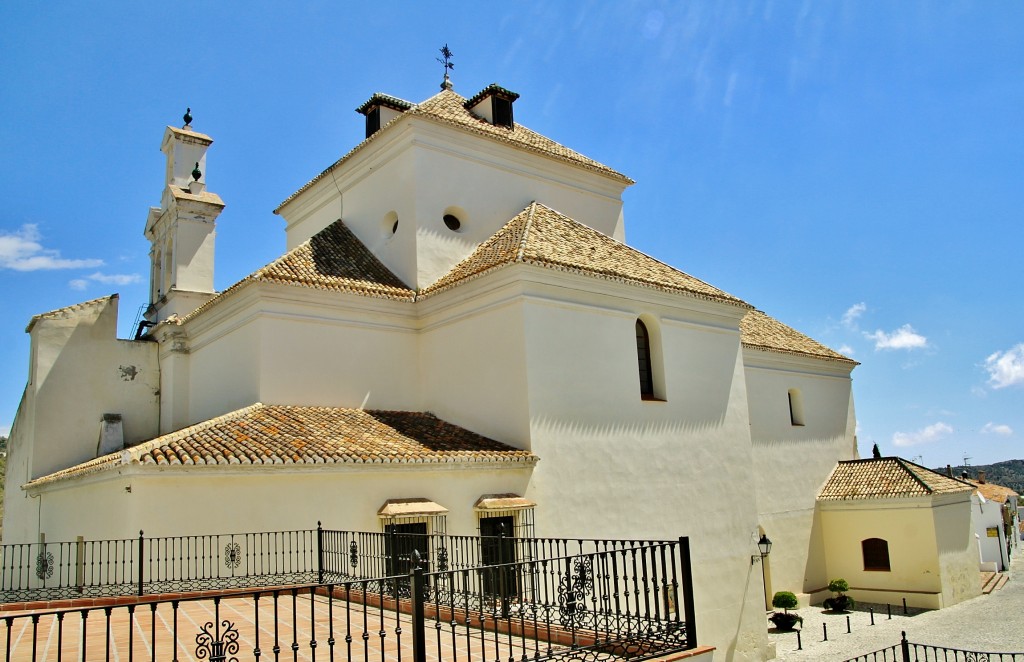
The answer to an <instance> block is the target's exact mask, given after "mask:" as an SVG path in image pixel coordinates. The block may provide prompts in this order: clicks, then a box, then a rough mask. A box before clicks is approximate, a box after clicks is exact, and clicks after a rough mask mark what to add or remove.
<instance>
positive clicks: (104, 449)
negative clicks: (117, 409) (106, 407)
mask: <svg viewBox="0 0 1024 662" xmlns="http://www.w3.org/2000/svg"><path fill="white" fill-rule="evenodd" d="M123 449H124V425H123V423H122V421H121V414H103V418H102V419H100V439H99V442H98V443H97V444H96V457H99V456H100V455H106V454H107V453H113V452H114V451H119V450H123Z"/></svg>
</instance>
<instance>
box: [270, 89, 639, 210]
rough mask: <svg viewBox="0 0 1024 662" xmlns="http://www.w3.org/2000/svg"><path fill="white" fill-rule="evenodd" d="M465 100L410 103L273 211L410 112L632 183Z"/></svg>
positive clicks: (447, 93) (445, 95)
mask: <svg viewBox="0 0 1024 662" xmlns="http://www.w3.org/2000/svg"><path fill="white" fill-rule="evenodd" d="M377 97H380V98H387V99H391V100H393V102H397V103H393V104H392V105H393V106H394V105H399V104H408V103H409V102H408V101H405V100H403V99H398V98H397V97H390V96H388V95H383V94H379V93H378V94H375V95H374V96H373V97H370V101H368V102H367V103H371V102H372V101H373V100H374V99H375V98H377ZM465 104H466V99H465V98H463V97H462V96H460V95H459V94H456V93H455V92H453V91H451V90H442V91H441V92H440V93H438V94H436V95H434V96H432V97H431V98H429V99H427V100H426V101H424V102H423V103H420V104H410V106H411V107H410V108H409V110H407V111H405V112H404V113H402V114H401V115H399V116H398V117H396V118H394V119H392V120H391V121H390V122H388V123H387V124H385V125H384V126H382V127H381V128H380V129H379V130H378V131H376V132H375V133H373V135H371V136H370V137H369V138H367V139H366V140H364V141H363V142H361V143H359V144H358V145H356V146H355V147H353V148H352V150H350V151H349V152H348V154H345V155H344V156H343V157H341V158H340V159H338V160H337V161H335V162H334V164H333V165H331V166H330V167H328V168H327V169H326V170H324V171H323V172H321V173H320V174H319V175H317V176H316V177H314V178H313V179H311V180H310V181H308V182H307V183H306V184H304V185H303V186H302V188H300V189H299V190H298V191H296V192H295V193H293V194H291V195H290V196H288V198H287V199H286V200H285V201H284V202H282V203H281V204H280V205H278V207H277V209H275V210H274V213H275V214H277V213H280V211H281V208H282V207H284V206H285V205H286V204H288V203H289V202H291V201H292V200H294V199H295V198H296V197H297V196H298V195H299V194H300V193H302V192H303V191H305V190H306V189H308V188H309V187H310V186H312V185H313V184H315V183H316V182H318V181H320V180H321V179H323V178H324V177H325V176H327V175H328V174H330V173H331V172H333V171H334V169H335V168H337V167H339V166H340V165H342V164H343V163H345V162H346V161H348V160H349V159H350V158H352V156H354V155H355V154H356V153H357V152H359V151H361V150H362V149H363V148H365V147H366V146H367V145H368V144H370V143H372V142H373V141H374V140H375V139H376V138H377V137H378V136H380V135H381V134H383V133H384V132H385V131H386V130H387V129H388V128H389V127H391V126H392V125H394V124H395V123H397V122H401V121H402V120H403V119H404V118H405V117H412V116H416V117H423V118H426V119H429V120H433V121H436V122H440V123H443V124H448V125H450V126H457V127H460V128H462V129H466V130H468V131H471V132H473V133H475V134H477V135H480V136H485V137H488V138H491V139H492V140H496V141H498V142H502V143H505V144H507V145H514V146H516V147H520V148H522V149H526V150H529V151H531V152H535V153H537V154H543V155H545V156H549V157H552V158H555V159H558V160H560V161H565V162H567V163H572V164H573V165H576V166H579V167H581V168H586V169H587V170H592V171H594V172H600V173H602V174H605V175H608V176H609V177H612V178H614V179H617V180H619V181H620V182H622V183H624V184H633V183H634V182H633V180H632V179H630V178H629V177H626V176H625V175H623V174H622V173H620V172H616V171H615V170H612V169H611V168H609V167H608V166H606V165H603V164H601V163H598V162H597V161H595V160H593V159H591V158H588V157H586V156H583V155H582V154H580V153H579V152H576V151H574V150H571V149H569V148H568V147H565V146H564V145H560V144H559V143H556V142H555V141H554V140H551V139H550V138H546V137H544V136H542V135H541V134H539V133H537V132H536V131H531V130H530V129H527V128H526V127H525V126H523V125H522V124H519V123H518V122H517V123H516V124H515V126H513V127H512V128H509V127H504V126H495V125H493V124H491V123H490V122H488V121H487V120H485V119H482V118H480V117H477V116H476V115H474V114H473V113H471V112H469V110H467V109H466V107H465ZM364 106H366V104H363V106H360V108H363V107H364Z"/></svg>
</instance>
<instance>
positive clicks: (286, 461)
mask: <svg viewBox="0 0 1024 662" xmlns="http://www.w3.org/2000/svg"><path fill="white" fill-rule="evenodd" d="M517 98H518V95H517V94H515V93H514V92H511V91H509V90H507V89H504V88H502V87H500V86H498V85H490V86H488V87H485V88H484V89H483V90H481V91H480V92H478V93H476V94H474V95H473V96H471V97H470V98H468V99H467V98H466V97H463V96H461V95H459V94H457V93H456V92H455V91H454V90H453V89H452V86H451V84H450V83H449V82H448V81H447V79H446V82H445V84H444V85H443V86H442V89H441V91H440V93H438V94H436V95H435V96H433V97H431V98H429V99H427V100H425V101H423V102H421V103H411V102H408V101H404V100H402V99H399V98H396V97H392V96H388V95H384V94H374V95H373V96H372V97H370V99H369V100H368V101H366V102H365V103H364V104H363V105H362V106H360V107H359V108H358V111H359V113H361V114H362V115H364V116H365V122H366V139H365V140H364V141H362V142H361V143H359V144H358V145H356V146H355V147H354V148H352V150H351V151H349V152H348V153H347V154H345V155H343V156H342V157H341V158H340V159H338V160H337V161H336V162H335V163H333V164H332V165H330V166H329V167H328V168H327V169H326V170H324V171H323V172H321V173H320V174H318V175H316V176H315V177H313V178H312V179H311V180H310V181H309V183H308V184H306V185H305V186H303V187H302V188H301V189H299V190H298V191H296V192H295V193H293V194H292V195H291V196H289V197H288V198H287V199H286V200H285V201H284V202H283V203H281V205H280V206H279V207H278V208H277V209H276V210H274V213H275V214H278V215H280V216H281V218H282V219H283V220H284V229H285V246H284V254H283V255H282V256H281V257H280V258H278V259H277V260H275V261H274V262H272V263H270V264H268V265H266V266H264V267H263V268H261V269H258V270H257V271H255V272H254V273H252V274H251V275H249V276H247V277H246V278H244V279H243V280H241V281H239V282H238V283H235V284H234V285H232V286H231V287H229V288H227V289H225V290H224V291H222V292H216V291H215V290H214V279H213V273H214V239H215V235H216V219H217V216H218V214H219V213H220V212H221V210H222V209H223V208H224V202H223V201H222V200H221V199H220V197H218V196H217V195H216V194H215V193H213V192H212V191H211V190H209V189H208V188H207V174H208V173H207V168H206V153H207V150H208V148H209V147H210V145H211V144H212V143H213V140H212V138H210V137H209V136H207V135H204V134H202V133H200V132H198V131H197V130H196V129H194V128H193V127H192V126H191V123H190V120H189V121H186V124H185V126H183V127H182V128H174V127H167V129H166V131H165V132H164V136H163V142H162V144H161V149H162V151H163V153H164V154H165V156H166V160H167V169H166V178H165V182H164V188H163V193H162V197H161V200H160V206H159V207H154V208H152V209H151V210H150V211H149V214H148V217H147V219H146V222H145V228H144V231H145V236H146V237H147V238H148V239H149V241H150V246H151V252H150V256H151V286H150V305H149V308H148V311H147V313H146V320H147V322H146V323H145V324H143V325H142V327H140V333H139V334H138V336H137V337H136V338H135V339H118V338H117V337H116V328H117V315H118V297H117V295H112V296H109V297H104V298H100V299H95V300H92V301H87V302H84V303H81V304H77V305H74V306H71V307H68V308H63V309H60V310H55V311H51V312H47V313H43V314H40V315H37V316H36V317H34V318H32V320H31V321H30V322H29V324H28V328H27V332H28V333H29V334H30V336H31V356H30V363H29V373H28V383H27V386H26V388H25V394H24V397H23V399H22V402H21V405H20V407H19V410H18V413H17V416H16V419H15V423H14V426H13V429H12V432H11V439H10V444H9V445H10V451H9V456H8V473H7V483H6V503H5V507H6V512H5V514H4V521H3V533H4V543H16V542H36V541H38V540H40V538H41V537H45V539H46V540H47V541H59V540H75V538H76V537H78V536H83V537H84V538H86V539H105V538H130V537H133V536H135V535H137V534H138V531H139V530H140V529H145V531H146V534H147V535H148V536H163V535H166V536H170V535H185V534H202V533H214V532H224V531H270V530H286V529H296V528H311V527H315V526H316V522H317V521H318V520H321V521H322V522H323V524H324V527H331V528H337V529H349V530H352V529H355V530H369V531H380V530H381V526H382V522H383V521H384V520H388V521H394V520H395V519H396V518H398V519H401V518H402V517H408V518H411V519H414V520H416V521H421V520H423V519H424V516H425V514H428V513H429V514H430V517H429V518H427V520H426V521H428V522H429V523H430V526H431V527H439V526H443V527H445V528H446V530H447V532H449V533H454V534H466V535H471V534H477V533H479V532H480V531H481V529H482V527H483V526H484V522H485V520H488V518H492V517H494V516H495V514H496V513H498V514H501V515H502V516H503V517H511V518H512V519H511V521H512V522H513V523H514V525H515V527H516V531H517V535H537V536H572V537H587V538H654V539H662V540H664V539H668V540H671V539H674V538H676V537H678V536H688V537H689V538H690V541H691V542H690V544H691V547H692V553H693V565H694V573H695V594H696V607H697V620H698V627H699V632H700V635H699V636H700V643H701V644H704V645H712V646H716V647H717V652H716V655H715V659H719V660H762V659H767V658H769V657H771V654H772V653H771V645H770V644H769V640H768V637H767V632H766V621H765V603H766V596H770V595H771V594H772V593H773V592H774V591H777V590H790V591H794V592H796V593H803V594H811V593H814V592H816V591H819V590H821V589H822V587H824V586H825V585H826V584H827V583H828V580H829V578H828V577H826V576H825V565H824V555H823V552H822V549H823V541H822V540H821V538H820V527H819V526H818V525H817V523H816V522H817V520H816V515H815V499H816V496H817V493H818V490H819V489H820V487H821V485H822V484H823V483H824V482H825V480H826V479H827V478H828V476H829V474H830V472H831V471H832V469H833V467H834V466H835V465H836V462H837V461H839V460H850V459H854V458H856V457H857V450H856V440H855V437H854V429H855V420H854V407H853V396H852V390H851V376H850V375H851V371H852V370H853V368H854V367H855V366H856V365H857V364H856V362H855V361H853V360H851V359H849V358H847V357H845V356H842V355H841V354H839V353H837V352H835V351H833V350H831V349H829V348H827V347H825V346H824V345H822V344H821V343H818V342H816V341H815V340H813V339H811V338H809V337H807V336H805V335H803V334H801V333H800V332H798V331H796V330H794V329H792V328H790V327H788V326H786V325H785V324H783V323H781V322H779V321H777V320H775V319H773V318H772V317H770V316H769V315H767V314H765V313H763V312H761V311H759V310H757V309H756V308H754V307H753V306H752V305H751V304H748V303H746V302H745V301H742V300H740V299H739V298H737V297H735V296H733V295H730V294H728V293H726V292H724V291H722V290H719V289H717V288H715V287H714V286H712V285H710V284H708V283H705V282H703V281H701V280H699V279H698V278H695V277H693V276H690V275H688V274H686V273H684V272H683V271H680V270H678V269H676V268H674V267H671V266H669V265H667V264H664V263H662V262H660V261H658V260H656V259H654V258H652V257H650V256H647V255H645V254H643V253H641V252H640V251H638V250H636V249H634V248H631V247H630V246H628V245H626V244H625V243H624V238H625V227H624V218H623V202H622V193H623V191H624V190H625V189H626V188H627V187H628V186H629V185H630V184H632V180H630V179H629V178H628V177H626V176H625V175H623V174H621V173H619V172H616V171H615V170H613V169H611V168H609V167H607V166H605V165H602V164H600V163H597V162H596V161H593V160H592V159H590V158H587V157H586V156H583V155H582V154H579V153H577V152H575V151H573V150H571V149H569V148H567V147H564V146H562V145H560V144H558V143H556V142H554V141H553V140H551V139H549V138H546V137H544V136H542V135H539V134H537V133H535V132H533V131H531V130H530V129H528V128H526V127H525V126H523V125H522V124H520V123H518V121H517V120H518V119H519V118H518V117H516V116H515V114H514V113H513V109H514V104H515V101H516V99H517ZM211 174H214V173H211ZM416 504H420V506H417V505H416ZM416 518H418V519H416ZM762 534H766V535H767V536H768V537H769V538H770V539H771V540H772V542H773V543H774V545H773V547H772V549H771V553H770V555H769V556H768V557H767V558H766V559H764V562H763V563H757V562H755V561H757V560H759V559H756V558H754V559H752V557H756V556H757V554H758V549H757V546H756V542H757V540H758V538H759V537H760V536H761V535H762Z"/></svg>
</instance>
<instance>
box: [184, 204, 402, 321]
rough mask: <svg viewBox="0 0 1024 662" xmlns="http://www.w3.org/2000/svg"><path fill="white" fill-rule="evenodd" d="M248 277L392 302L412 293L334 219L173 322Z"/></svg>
mask: <svg viewBox="0 0 1024 662" xmlns="http://www.w3.org/2000/svg"><path fill="white" fill-rule="evenodd" d="M254 281H262V282H266V283H281V284H284V285H299V286H303V287H312V288H315V289H318V290H331V291H334V292H348V293H351V294H360V295H363V296H368V297H375V298H379V299H394V300H397V301H412V300H414V298H415V296H416V292H415V291H414V290H411V289H409V288H408V287H406V285H405V283H403V282H402V281H401V280H400V279H399V278H398V276H396V275H395V274H394V273H392V272H391V270H390V269H388V268H387V267H386V266H384V264H383V263H382V262H381V261H380V260H378V259H377V256H376V255H374V254H373V253H372V252H371V251H370V249H368V248H367V247H366V245H365V244H363V242H361V241H359V239H358V238H357V237H356V236H355V235H354V234H352V231H351V230H349V229H348V226H346V225H345V223H344V221H342V220H340V219H339V220H337V221H335V222H334V223H331V224H330V225H328V226H327V227H326V228H324V229H323V230H321V231H320V232H318V233H316V234H315V235H313V236H312V237H310V238H309V239H308V240H307V241H305V242H303V243H301V244H299V245H298V246H296V247H295V248H293V249H292V250H290V251H288V252H287V253H285V254H284V255H282V256H281V257H279V258H278V259H276V260H274V261H273V262H271V263H270V264H268V265H267V266H265V267H263V268H261V269H258V270H257V271H255V272H253V273H251V274H249V275H248V276H246V277H245V278H243V279H242V280H240V281H238V282H237V283H235V284H234V285H232V286H231V287H229V288H227V289H226V290H224V291H223V292H221V293H220V294H219V295H217V296H216V297H214V298H213V299H210V300H209V301H207V302H206V303H204V304H203V305H202V306H200V307H199V308H196V309H195V310H193V311H192V312H191V313H189V314H188V315H185V316H184V317H182V318H180V319H178V320H177V323H178V324H181V323H183V322H185V321H187V320H190V319H192V318H194V317H195V316H196V315H199V314H200V313H202V312H204V311H206V310H208V309H209V308H210V307H212V306H213V305H214V303H215V302H217V301H218V300H220V299H222V298H223V297H224V296H226V295H227V294H228V293H230V292H233V291H235V290H237V289H238V288H240V287H241V286H242V285H244V284H246V283H250V282H254Z"/></svg>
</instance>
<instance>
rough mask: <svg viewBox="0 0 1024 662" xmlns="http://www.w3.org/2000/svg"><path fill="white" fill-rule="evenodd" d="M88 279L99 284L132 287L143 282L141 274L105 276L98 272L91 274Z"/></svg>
mask: <svg viewBox="0 0 1024 662" xmlns="http://www.w3.org/2000/svg"><path fill="white" fill-rule="evenodd" d="M86 278H88V279H89V280H94V281H96V282H97V283H106V284H107V285H131V284H132V283H138V282H139V281H141V280H142V277H141V276H139V274H103V273H100V272H98V271H97V272H96V273H94V274H89V275H88V276H86Z"/></svg>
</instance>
